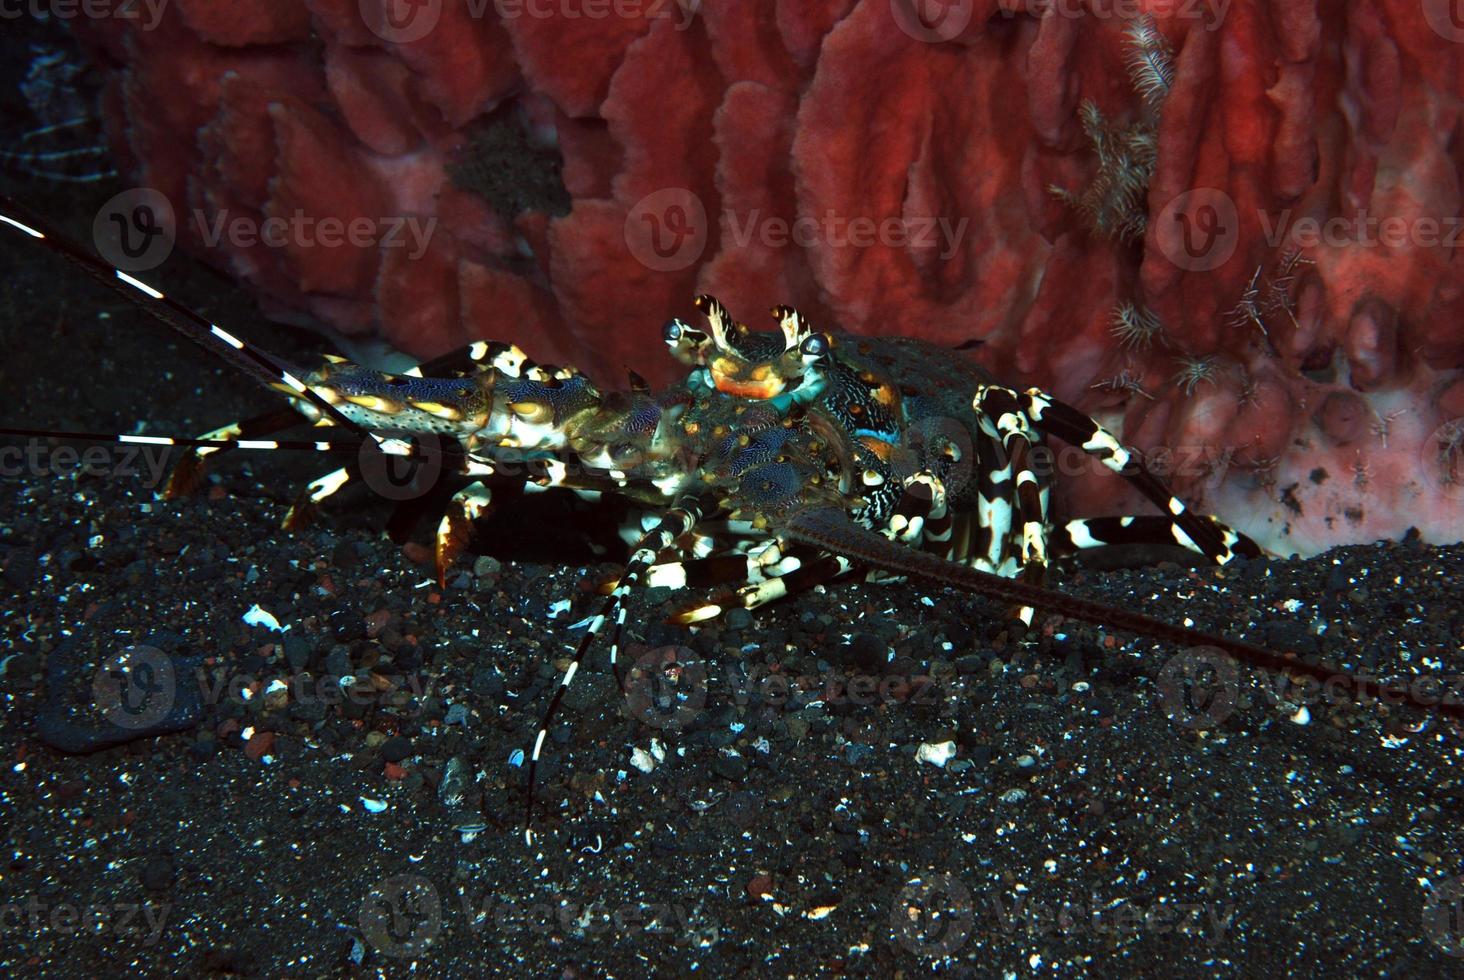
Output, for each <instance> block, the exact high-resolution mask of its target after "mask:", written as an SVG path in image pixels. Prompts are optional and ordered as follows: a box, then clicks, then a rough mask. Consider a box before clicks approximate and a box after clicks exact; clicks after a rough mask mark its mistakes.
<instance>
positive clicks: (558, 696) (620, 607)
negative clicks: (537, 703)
mask: <svg viewBox="0 0 1464 980" xmlns="http://www.w3.org/2000/svg"><path fill="white" fill-rule="evenodd" d="M701 516H702V505H701V503H700V501H698V500H697V499H696V498H695V497H691V496H683V497H681V498H680V499H678V500H677V503H676V506H674V507H672V508H670V509H669V510H668V511H667V512H666V515H665V516H664V517H662V518H661V520H660V521H659V522H658V523H657V524H656V526H655V527H653V528H651V529H650V530H649V531H647V532H646V533H645V534H643V535H642V536H641V539H640V543H639V545H638V546H637V547H636V549H635V553H634V554H632V555H631V556H630V561H629V562H628V563H627V564H626V566H625V571H624V572H623V573H622V574H621V576H620V583H619V584H618V585H616V586H615V591H614V592H612V593H610V595H609V596H607V597H606V599H605V602H604V604H603V605H602V606H601V608H600V611H599V612H598V613H596V614H595V615H594V616H593V617H592V618H591V619H590V622H589V626H588V627H587V628H586V629H585V635H584V636H582V637H581V638H580V642H579V645H578V646H577V647H575V651H574V658H573V659H572V660H571V661H570V663H569V667H568V668H567V669H566V670H565V672H564V676H563V677H561V678H560V680H559V686H558V687H557V688H555V690H554V696H553V697H551V698H550V699H549V706H548V707H547V708H545V709H544V719H543V721H541V722H540V723H539V732H538V734H537V735H535V736H534V749H533V752H532V754H531V755H530V756H529V788H528V793H527V794H526V799H525V802H524V817H525V819H524V840H525V842H526V843H528V844H529V845H530V846H532V845H533V842H534V837H533V831H532V830H531V829H530V827H529V823H530V821H531V820H532V818H533V813H534V777H535V775H536V774H537V773H538V769H539V756H540V754H542V753H543V751H544V740H545V739H546V738H547V737H548V735H549V726H550V724H552V723H553V721H554V716H555V714H556V713H558V711H559V705H560V702H562V701H563V700H564V692H565V691H567V690H569V685H570V684H571V683H572V682H573V681H574V675H575V674H576V673H578V672H579V668H580V664H581V663H583V662H584V659H585V654H586V653H587V652H588V651H589V649H590V647H591V646H592V645H593V644H594V642H595V639H596V638H597V637H599V635H600V633H601V632H602V631H603V630H604V628H605V624H606V623H608V622H611V621H612V620H613V621H614V623H615V626H616V630H615V632H616V636H615V638H614V639H612V641H611V643H610V664H611V666H612V667H614V666H615V660H616V654H617V652H618V649H617V648H618V645H619V628H620V626H622V625H624V623H625V600H626V597H627V596H629V595H630V592H631V590H632V589H634V588H635V587H636V586H637V585H638V584H639V583H640V580H641V578H642V577H643V576H644V575H645V573H646V570H647V569H649V568H650V567H651V565H652V564H654V562H655V560H656V553H657V552H659V551H661V550H662V549H664V548H668V547H670V546H671V543H672V542H673V541H675V540H676V539H677V538H679V537H681V536H682V535H683V534H687V533H689V532H690V531H691V529H692V528H693V527H695V526H696V522H697V521H698V520H700V519H701Z"/></svg>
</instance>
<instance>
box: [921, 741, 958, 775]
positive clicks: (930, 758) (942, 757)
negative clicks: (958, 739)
mask: <svg viewBox="0 0 1464 980" xmlns="http://www.w3.org/2000/svg"><path fill="white" fill-rule="evenodd" d="M955 754H956V743H955V742H925V743H923V744H921V746H920V748H918V749H916V750H915V761H916V762H928V763H930V764H931V765H932V766H939V767H940V768H942V769H944V768H945V764H946V763H947V762H949V761H951V758H952V757H954V756H955Z"/></svg>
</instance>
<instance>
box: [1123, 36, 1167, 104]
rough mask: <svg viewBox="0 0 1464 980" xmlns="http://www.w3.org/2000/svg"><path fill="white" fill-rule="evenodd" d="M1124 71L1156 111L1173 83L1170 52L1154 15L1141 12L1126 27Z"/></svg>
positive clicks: (1135, 88)
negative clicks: (1126, 46) (1126, 47)
mask: <svg viewBox="0 0 1464 980" xmlns="http://www.w3.org/2000/svg"><path fill="white" fill-rule="evenodd" d="M1125 33H1126V34H1127V35H1128V41H1129V51H1128V62H1127V64H1128V70H1129V78H1130V79H1132V80H1133V84H1134V91H1135V92H1138V93H1139V97H1140V98H1142V99H1143V100H1144V104H1145V105H1146V106H1148V107H1149V108H1150V109H1152V110H1153V111H1154V112H1155V113H1156V114H1157V113H1158V112H1159V107H1160V106H1161V105H1163V103H1164V100H1165V99H1166V98H1168V97H1169V90H1170V88H1171V87H1172V86H1173V85H1174V62H1173V52H1171V51H1170V48H1169V42H1168V41H1167V40H1165V38H1164V35H1163V34H1162V33H1160V31H1159V27H1158V25H1156V24H1155V23H1154V18H1153V17H1151V16H1149V15H1147V14H1145V15H1144V16H1143V17H1140V18H1139V19H1138V20H1136V21H1134V22H1133V23H1132V24H1130V25H1129V26H1128V30H1127V31H1125Z"/></svg>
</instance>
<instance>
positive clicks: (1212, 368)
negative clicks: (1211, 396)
mask: <svg viewBox="0 0 1464 980" xmlns="http://www.w3.org/2000/svg"><path fill="white" fill-rule="evenodd" d="M1217 370H1218V368H1217V367H1216V365H1215V359H1214V358H1213V357H1182V358H1180V359H1179V373H1177V374H1176V375H1175V376H1174V383H1175V384H1177V385H1179V386H1180V387H1181V388H1183V389H1184V393H1185V394H1186V395H1193V394H1194V393H1195V388H1197V387H1198V386H1199V384H1200V383H1201V382H1208V383H1209V384H1214V383H1215V374H1216V372H1217Z"/></svg>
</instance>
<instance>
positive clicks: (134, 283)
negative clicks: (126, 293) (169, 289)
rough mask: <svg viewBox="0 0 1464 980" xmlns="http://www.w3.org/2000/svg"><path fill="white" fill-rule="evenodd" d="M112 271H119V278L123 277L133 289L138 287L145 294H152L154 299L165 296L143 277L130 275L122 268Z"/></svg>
mask: <svg viewBox="0 0 1464 980" xmlns="http://www.w3.org/2000/svg"><path fill="white" fill-rule="evenodd" d="M112 271H113V272H115V273H117V278H118V279H121V280H122V281H123V282H125V283H127V285H129V286H131V287H132V288H133V289H136V290H138V291H139V292H142V293H143V294H145V295H147V296H151V297H152V298H153V299H162V298H163V294H162V293H160V292H158V291H157V290H156V289H154V288H152V287H151V286H149V285H148V284H147V283H145V282H143V281H142V280H141V279H134V278H133V277H132V276H129V275H128V274H127V273H125V272H123V271H122V270H121V269H113V270H112Z"/></svg>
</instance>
